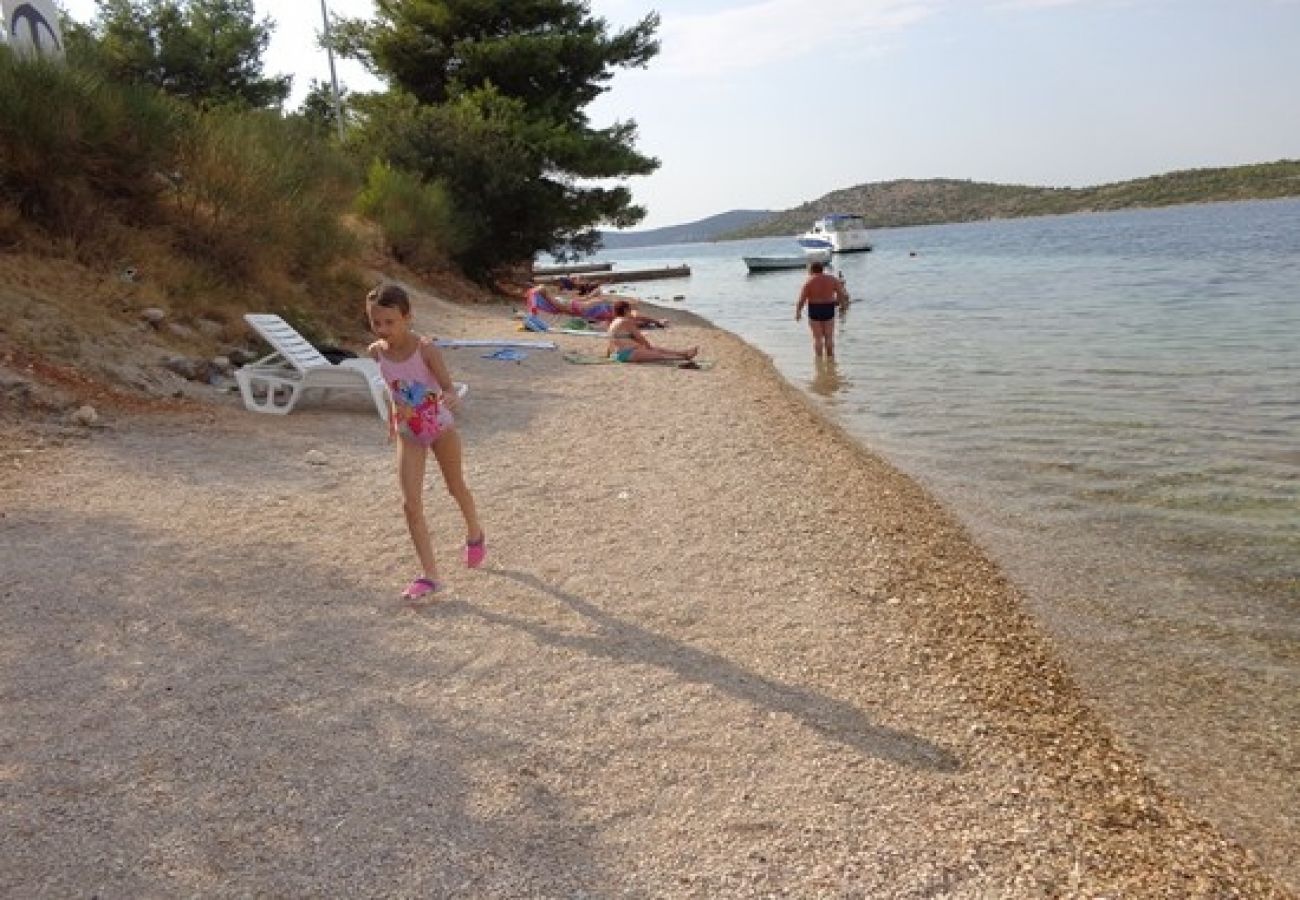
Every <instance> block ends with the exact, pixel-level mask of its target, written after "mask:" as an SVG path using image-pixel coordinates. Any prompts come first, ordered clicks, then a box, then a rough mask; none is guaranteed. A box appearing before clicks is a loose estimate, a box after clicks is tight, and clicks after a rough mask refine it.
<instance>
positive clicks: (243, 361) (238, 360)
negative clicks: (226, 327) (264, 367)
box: [226, 347, 257, 366]
mask: <svg viewBox="0 0 1300 900" xmlns="http://www.w3.org/2000/svg"><path fill="white" fill-rule="evenodd" d="M226 359H228V360H230V364H231V365H232V366H246V365H248V364H249V363H251V362H254V361H255V360H256V359H257V356H256V354H254V353H252V352H251V351H248V350H245V349H244V348H243V347H231V348H230V349H229V350H227V351H226Z"/></svg>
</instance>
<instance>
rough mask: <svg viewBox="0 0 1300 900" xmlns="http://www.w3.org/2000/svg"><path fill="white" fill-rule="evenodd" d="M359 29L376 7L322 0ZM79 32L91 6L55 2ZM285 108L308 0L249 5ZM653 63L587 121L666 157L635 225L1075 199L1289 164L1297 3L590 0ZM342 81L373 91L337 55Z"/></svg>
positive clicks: (1299, 54) (303, 64) (314, 57)
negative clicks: (986, 189) (862, 191)
mask: <svg viewBox="0 0 1300 900" xmlns="http://www.w3.org/2000/svg"><path fill="white" fill-rule="evenodd" d="M328 2H329V8H330V11H331V12H332V13H333V14H335V15H339V16H349V17H351V16H356V17H367V16H369V15H370V14H371V12H372V10H373V2H372V0H328ZM63 5H64V7H65V9H66V10H67V11H68V12H69V14H71V15H72V17H73V18H75V19H79V20H82V21H88V20H89V19H91V18H92V17H93V15H94V9H95V5H94V2H93V0H65V2H64V4H63ZM257 6H258V9H259V10H260V11H261V12H262V14H263V15H266V16H269V17H270V18H272V19H273V20H275V22H276V23H277V24H276V30H275V33H274V36H273V39H272V43H271V46H270V48H269V50H268V52H267V55H266V58H265V68H266V71H267V72H273V73H290V74H293V75H294V95H293V97H292V98H291V101H290V103H291V105H296V103H297V101H298V100H300V99H301V97H302V95H303V94H304V93H305V91H306V89H307V87H308V85H309V83H310V81H311V79H312V78H318V79H321V80H326V79H328V74H329V70H328V63H327V62H326V58H325V54H324V52H323V51H321V50H319V49H318V48H317V47H316V46H315V40H316V35H317V33H318V32H319V30H320V27H321V14H320V4H319V2H314V0H299V2H297V3H293V4H289V3H285V2H283V0H281V2H279V3H272V2H271V0H257ZM590 7H591V9H592V12H593V14H594V15H596V16H598V17H600V18H603V19H605V20H607V21H608V22H609V24H610V26H611V28H613V29H619V28H625V27H628V26H629V25H631V24H632V23H634V22H636V21H637V20H639V19H640V18H641V17H643V16H645V15H646V14H648V13H650V12H658V13H659V15H660V17H661V20H662V22H661V26H660V29H659V32H658V35H659V39H660V43H661V45H662V48H661V52H660V54H659V56H657V57H656V58H655V59H654V60H653V61H652V62H651V64H650V66H649V67H648V68H647V69H645V70H624V71H621V72H619V74H618V75H617V76H616V77H615V78H614V80H613V81H612V83H611V85H610V90H609V91H608V92H606V93H605V94H604V95H603V96H602V97H601V98H599V99H598V100H597V101H596V102H595V103H593V104H592V105H591V106H590V107H589V108H588V112H589V114H590V117H591V121H592V124H593V125H595V126H597V127H604V126H607V125H609V124H612V123H613V122H614V121H624V120H627V119H632V120H634V121H635V122H636V123H637V125H638V141H637V147H638V149H639V150H641V151H642V152H643V153H646V154H648V155H651V156H654V157H656V158H657V159H659V160H660V161H661V166H660V168H659V170H658V171H657V172H655V173H654V174H653V175H650V176H645V177H639V178H634V179H630V180H629V181H628V182H627V183H628V185H629V187H631V189H632V192H633V196H634V197H635V199H636V202H638V203H639V204H641V205H642V206H644V207H645V208H646V210H647V213H648V214H647V217H646V219H645V220H644V221H643V222H642V223H641V225H640V226H639V227H641V228H657V227H662V226H667V225H676V224H681V223H684V222H689V221H694V220H696V219H701V218H704V217H706V216H710V215H713V214H715V213H720V212H725V211H727V210H731V209H787V208H789V207H792V206H797V205H798V204H800V203H803V202H805V201H808V200H815V199H817V198H818V197H821V196H822V195H824V194H826V193H829V192H830V191H833V190H838V189H840V188H846V187H851V186H853V185H857V184H862V183H865V182H874V181H888V180H892V179H896V178H917V179H923V178H960V179H971V180H974V181H992V182H998V183H1002V184H1032V185H1047V186H1055V187H1084V186H1088V185H1095V184H1104V183H1107V182H1112V181H1122V180H1125V179H1129V178H1139V177H1143V176H1146V175H1156V174H1160V173H1162V172H1168V171H1173V170H1177V169H1188V168H1202V167H1207V166H1231V165H1239V164H1243V163H1253V162H1269V161H1273V160H1277V159H1300V49H1298V48H1300V0H592V2H591V3H590ZM339 65H340V69H339V77H340V80H341V81H342V82H343V83H344V84H345V85H346V86H348V87H349V88H351V89H353V90H373V89H375V88H376V87H377V86H378V82H377V81H375V80H374V79H373V77H372V76H370V75H369V74H368V73H366V72H364V70H362V69H361V68H360V67H359V66H358V65H357V64H356V63H353V62H350V61H340V64H339Z"/></svg>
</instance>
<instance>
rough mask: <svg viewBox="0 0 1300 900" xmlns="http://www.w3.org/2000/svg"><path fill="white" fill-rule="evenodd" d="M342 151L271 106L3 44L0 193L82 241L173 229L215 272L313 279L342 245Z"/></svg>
mask: <svg viewBox="0 0 1300 900" xmlns="http://www.w3.org/2000/svg"><path fill="white" fill-rule="evenodd" d="M358 180H359V179H358V177H357V174H356V172H355V171H354V169H353V168H352V164H351V162H350V160H349V158H348V157H346V156H345V155H344V154H343V153H342V152H341V151H339V150H338V149H337V148H335V147H334V146H333V145H332V143H330V142H328V141H325V140H322V139H321V138H320V136H319V134H318V133H317V132H316V131H315V130H313V129H312V128H311V127H310V125H308V124H307V123H305V122H303V121H300V120H297V119H285V118H283V117H282V116H280V115H279V114H278V113H276V112H272V111H266V110H262V111H244V112H241V111H239V110H237V109H234V108H230V107H225V108H216V109H212V110H208V111H202V110H197V109H195V108H193V107H190V106H188V105H186V104H183V103H179V102H177V101H175V100H174V99H172V98H170V97H168V96H167V95H165V94H163V93H162V92H160V91H158V90H156V89H153V88H148V87H133V86H127V85H122V84H118V83H116V82H114V81H112V80H111V79H109V78H108V77H107V76H105V75H104V74H103V73H102V72H100V71H96V70H82V69H78V68H75V67H70V66H66V65H60V64H55V63H49V62H46V61H44V60H41V59H31V60H28V59H20V58H17V57H15V56H14V55H13V54H12V53H10V52H8V51H7V50H5V49H4V48H0V203H2V204H3V205H4V206H6V207H9V208H12V209H17V210H18V212H19V213H20V215H21V216H22V218H23V219H24V220H25V221H27V222H29V223H31V224H33V225H35V226H37V227H38V228H40V229H42V230H43V231H45V232H46V233H48V234H51V235H54V236H56V237H60V238H67V239H70V240H71V241H72V242H73V244H74V245H76V246H88V245H91V244H95V243H100V244H104V243H107V242H111V240H112V237H113V235H114V234H117V233H119V232H120V231H122V230H123V229H124V228H128V227H141V226H145V227H149V226H152V227H157V228H175V229H177V230H178V234H179V236H180V237H181V238H182V240H183V241H184V242H185V244H186V245H187V246H188V248H189V249H190V251H191V253H192V255H193V256H195V257H197V258H201V259H206V260H208V261H210V262H211V263H212V264H213V267H214V268H215V269H219V270H220V271H221V272H222V275H223V277H225V278H228V279H229V278H232V277H236V278H237V277H239V276H241V275H248V274H251V273H252V271H253V270H254V269H255V268H256V267H259V266H268V265H273V266H275V267H279V268H281V269H284V270H287V271H288V272H289V273H290V274H293V275H295V276H298V277H301V278H310V277H312V276H313V275H314V273H315V272H316V271H317V270H318V269H321V268H324V267H328V266H329V265H330V264H331V262H332V260H333V259H334V258H335V257H336V256H337V255H340V254H343V253H346V252H349V250H350V240H349V238H348V237H347V236H346V235H345V233H344V232H343V230H342V225H341V223H340V221H339V215H340V214H341V213H342V212H344V211H346V210H347V209H348V208H349V207H350V205H351V202H352V198H353V195H354V193H355V191H356V187H357V182H358Z"/></svg>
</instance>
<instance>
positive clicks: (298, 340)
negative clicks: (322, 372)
mask: <svg viewBox="0 0 1300 900" xmlns="http://www.w3.org/2000/svg"><path fill="white" fill-rule="evenodd" d="M244 321H246V322H247V323H248V324H249V325H251V326H253V328H254V330H256V331H257V333H258V334H260V335H261V336H262V339H263V340H265V341H266V342H267V343H268V344H270V345H271V346H272V347H273V348H275V351H276V352H277V353H279V354H280V355H281V356H283V357H284V361H285V362H287V363H288V364H289V365H291V366H293V367H294V368H295V369H297V370H298V371H299V372H306V371H307V370H308V369H316V368H320V367H321V366H324V367H326V368H329V367H330V366H332V365H333V363H331V362H330V361H329V360H328V359H326V358H325V356H324V355H323V354H322V353H321V352H320V351H319V350H317V349H316V348H315V347H313V346H312V345H311V343H310V342H309V341H308V340H307V339H306V338H305V337H303V336H302V335H301V334H299V333H298V331H297V329H295V328H294V327H293V326H292V325H290V324H289V323H288V322H286V321H285V320H284V319H282V318H280V317H279V316H276V315H270V314H267V313H249V314H248V315H246V316H244Z"/></svg>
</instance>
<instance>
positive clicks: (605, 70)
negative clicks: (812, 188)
mask: <svg viewBox="0 0 1300 900" xmlns="http://www.w3.org/2000/svg"><path fill="white" fill-rule="evenodd" d="M658 25H659V19H658V17H657V16H656V15H654V14H650V15H647V16H646V17H645V18H643V19H642V20H641V21H640V22H638V23H637V24H636V25H634V26H632V27H631V28H628V29H626V30H623V31H618V32H614V33H611V32H610V29H609V26H608V24H607V23H606V22H605V21H604V20H603V19H599V18H593V17H592V15H591V14H590V11H589V9H588V7H587V5H586V4H585V3H583V2H577V0H379V2H378V15H377V17H376V18H375V19H374V20H372V21H355V20H353V21H344V22H340V23H339V24H338V26H337V28H335V29H334V34H335V41H336V46H337V47H338V49H339V50H340V52H342V53H344V54H346V55H349V56H352V57H354V58H357V59H360V60H362V61H363V62H365V63H366V64H367V65H368V66H369V67H370V68H371V69H372V71H374V72H375V73H376V74H377V75H379V76H381V77H383V78H385V79H386V80H387V81H388V82H389V84H390V85H391V87H392V93H393V94H394V95H396V96H389V97H386V98H371V100H370V102H369V103H366V102H364V101H359V102H360V106H361V108H362V112H363V115H364V116H365V118H366V121H367V125H366V127H365V129H364V130H365V132H366V133H365V134H364V135H362V136H361V137H360V138H359V140H360V141H361V142H362V143H363V144H364V145H365V146H367V147H368V148H369V149H370V150H371V151H372V152H374V153H375V154H377V155H379V156H380V157H381V158H383V159H384V160H385V161H386V162H389V163H392V164H394V165H398V166H402V167H405V168H408V169H410V170H412V171H415V172H417V173H418V174H419V175H420V176H421V177H422V178H424V179H425V180H426V181H428V182H430V183H437V184H439V185H441V186H442V187H443V188H445V189H446V190H447V192H448V194H449V196H450V197H451V200H452V203H453V205H454V206H455V208H456V211H457V212H456V216H457V221H458V227H459V228H461V229H462V230H463V232H464V233H463V235H462V236H463V237H466V236H467V237H468V241H467V244H466V245H465V246H464V247H463V248H462V249H460V250H459V252H458V253H457V258H458V260H459V261H460V262H461V263H462V264H463V265H464V266H465V267H466V268H467V269H468V270H470V271H471V272H472V273H474V274H484V273H486V272H487V270H489V269H490V268H491V267H492V266H493V265H495V264H497V263H509V262H518V261H521V260H527V259H531V258H532V257H533V255H534V254H536V253H537V252H538V251H541V250H550V251H562V250H564V249H566V248H567V249H573V250H584V249H591V248H592V247H594V246H595V245H596V242H597V240H598V237H597V234H596V232H595V231H594V227H595V226H597V225H612V226H615V227H626V226H629V225H633V224H635V223H636V222H637V221H639V220H640V219H641V218H642V217H643V216H644V211H643V210H642V209H640V208H639V207H637V206H635V205H633V204H632V197H631V192H630V191H629V190H628V189H627V188H626V187H624V186H622V185H615V186H612V187H611V186H601V185H599V184H596V183H593V182H597V181H601V180H606V181H607V180H619V179H624V178H626V177H628V176H632V175H645V174H649V173H650V172H652V171H654V170H655V169H656V168H657V167H658V161H657V160H655V159H653V158H650V157H647V156H644V155H642V154H641V153H639V152H637V151H636V149H635V147H634V143H635V140H636V125H635V123H633V122H631V121H627V122H615V123H614V124H613V125H610V126H608V127H605V128H594V127H593V126H592V124H591V122H590V120H589V118H588V116H587V113H586V107H587V106H588V105H589V104H590V103H591V102H592V101H593V100H595V99H596V98H597V97H598V96H600V95H601V94H602V93H604V92H605V91H606V90H608V87H609V82H610V80H611V79H612V78H613V76H614V74H615V72H616V70H618V69H621V68H629V67H637V68H639V67H644V66H645V65H647V64H648V63H649V61H650V60H651V59H652V58H653V57H654V56H655V54H657V53H658V51H659V45H658V43H657V42H656V41H655V39H654V34H655V31H656V29H657V28H658ZM403 97H405V98H406V99H405V100H404V99H402V98H403Z"/></svg>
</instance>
